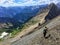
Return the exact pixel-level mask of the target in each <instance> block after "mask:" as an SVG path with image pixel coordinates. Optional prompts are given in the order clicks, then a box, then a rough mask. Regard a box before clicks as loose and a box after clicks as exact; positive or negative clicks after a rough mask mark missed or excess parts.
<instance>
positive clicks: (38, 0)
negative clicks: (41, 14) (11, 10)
mask: <svg viewBox="0 0 60 45" xmlns="http://www.w3.org/2000/svg"><path fill="white" fill-rule="evenodd" d="M58 2H60V0H0V6H5V7H9V6H30V5H44V4H50V3H55V4H57V3H58Z"/></svg>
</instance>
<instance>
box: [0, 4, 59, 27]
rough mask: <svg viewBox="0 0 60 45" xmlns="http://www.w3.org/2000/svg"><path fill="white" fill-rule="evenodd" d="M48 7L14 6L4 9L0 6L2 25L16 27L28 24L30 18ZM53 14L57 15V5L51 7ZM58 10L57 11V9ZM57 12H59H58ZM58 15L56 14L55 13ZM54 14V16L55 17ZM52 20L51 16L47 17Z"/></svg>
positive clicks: (0, 21)
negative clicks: (9, 24)
mask: <svg viewBox="0 0 60 45" xmlns="http://www.w3.org/2000/svg"><path fill="white" fill-rule="evenodd" d="M47 7H48V5H37V6H21V7H20V6H18V7H17V6H14V7H2V6H0V23H12V24H13V25H14V26H17V25H19V24H23V23H25V22H27V20H29V19H30V18H32V17H34V16H36V15H37V14H38V12H41V11H40V10H42V9H45V8H47ZM50 7H51V8H52V9H51V10H52V12H50V13H55V12H54V11H56V9H57V7H59V3H58V4H57V6H55V4H54V5H53V6H50ZM55 8H56V9H55ZM56 12H57V11H56ZM55 14H56V13H55ZM55 14H54V15H55ZM47 17H49V18H50V16H47Z"/></svg>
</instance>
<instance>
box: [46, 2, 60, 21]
mask: <svg viewBox="0 0 60 45" xmlns="http://www.w3.org/2000/svg"><path fill="white" fill-rule="evenodd" d="M48 7H49V9H50V11H49V13H48V15H47V16H46V18H45V19H46V20H47V19H48V20H50V19H53V18H54V17H56V16H58V15H59V14H60V9H59V8H58V7H57V6H56V5H55V4H54V3H52V4H50V5H49V6H48Z"/></svg>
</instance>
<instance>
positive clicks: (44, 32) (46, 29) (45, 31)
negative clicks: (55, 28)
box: [43, 27, 50, 39]
mask: <svg viewBox="0 0 60 45" xmlns="http://www.w3.org/2000/svg"><path fill="white" fill-rule="evenodd" d="M47 31H48V28H47V27H45V29H44V31H43V35H44V38H45V39H46V38H48V37H50V34H49V35H48V36H46V34H47Z"/></svg>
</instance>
